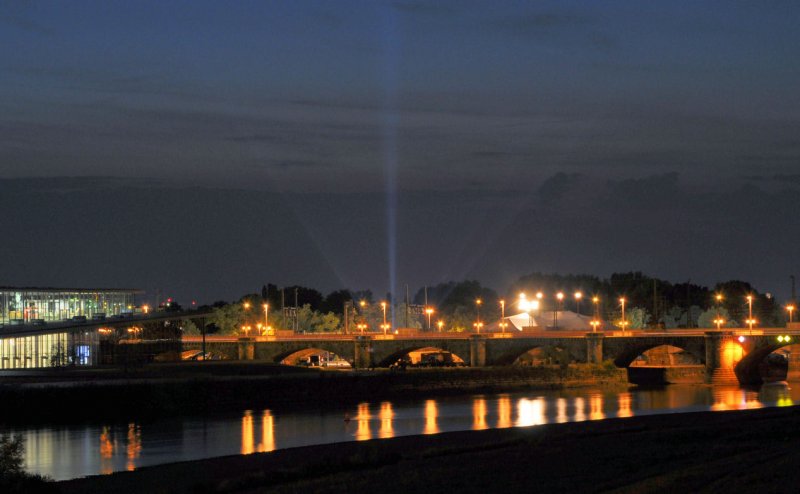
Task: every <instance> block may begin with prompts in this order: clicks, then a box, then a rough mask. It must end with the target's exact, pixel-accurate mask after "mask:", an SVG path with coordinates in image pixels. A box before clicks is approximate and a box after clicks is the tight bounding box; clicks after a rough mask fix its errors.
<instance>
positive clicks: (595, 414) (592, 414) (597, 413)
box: [589, 393, 606, 420]
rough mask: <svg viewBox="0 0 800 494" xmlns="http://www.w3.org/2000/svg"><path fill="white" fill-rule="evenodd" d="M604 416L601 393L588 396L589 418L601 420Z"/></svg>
mask: <svg viewBox="0 0 800 494" xmlns="http://www.w3.org/2000/svg"><path fill="white" fill-rule="evenodd" d="M604 418H606V414H605V413H604V412H603V395H601V394H600V393H596V394H593V395H592V396H590V397H589V420H602V419H604Z"/></svg>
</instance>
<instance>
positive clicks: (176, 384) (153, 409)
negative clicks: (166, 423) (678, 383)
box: [0, 362, 627, 424]
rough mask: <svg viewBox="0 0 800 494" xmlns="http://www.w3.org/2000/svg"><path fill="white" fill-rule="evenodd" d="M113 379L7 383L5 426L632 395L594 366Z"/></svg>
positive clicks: (225, 371)
mask: <svg viewBox="0 0 800 494" xmlns="http://www.w3.org/2000/svg"><path fill="white" fill-rule="evenodd" d="M105 372H106V373H105V374H104V373H103V371H102V370H97V371H96V372H94V373H84V374H75V375H70V374H69V373H63V374H55V375H54V376H53V375H41V376H33V375H19V376H16V377H13V378H9V377H6V378H4V379H3V380H2V381H1V382H2V385H0V402H3V403H14V404H15V406H14V407H5V408H3V410H0V424H33V423H69V422H86V421H104V422H109V421H114V420H131V419H136V420H155V419H158V418H160V417H175V416H188V415H203V414H212V413H220V412H230V411H237V412H238V411H241V410H245V409H251V408H252V409H265V408H269V409H272V410H285V409H292V408H297V407H303V408H307V407H314V406H319V405H320V404H321V403H323V404H325V405H326V406H340V407H345V406H351V405H353V404H355V403H358V402H360V401H364V400H376V399H392V400H398V399H401V400H402V399H419V398H425V397H429V396H447V395H455V394H470V393H487V394H489V393H499V392H508V391H516V390H525V389H561V388H570V387H579V386H589V385H591V386H598V385H615V386H625V385H627V377H626V374H625V371H624V370H620V369H616V368H614V367H613V366H608V365H587V364H584V365H571V366H568V367H558V366H549V367H497V368H442V369H413V370H408V371H404V372H390V371H388V370H385V369H380V370H375V371H336V370H328V371H326V370H319V369H301V368H294V367H287V366H279V365H270V364H237V363H216V362H214V363H212V362H208V363H201V364H199V365H198V364H186V365H176V364H171V365H162V366H148V367H147V368H144V369H142V370H141V371H139V372H135V373H130V372H129V373H120V372H119V371H112V370H107V371H105Z"/></svg>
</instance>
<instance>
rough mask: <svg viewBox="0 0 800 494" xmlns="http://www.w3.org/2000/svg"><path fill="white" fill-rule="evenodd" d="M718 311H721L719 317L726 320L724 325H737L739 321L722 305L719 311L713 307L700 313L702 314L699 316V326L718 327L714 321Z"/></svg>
mask: <svg viewBox="0 0 800 494" xmlns="http://www.w3.org/2000/svg"><path fill="white" fill-rule="evenodd" d="M718 312H719V317H721V318H722V319H723V320H724V321H725V323H724V324H723V326H726V327H735V326H736V325H737V322H736V321H734V320H732V319H731V316H730V314H728V310H727V309H726V308H725V307H720V308H719V311H717V309H716V308H714V307H712V308H710V309H708V310H705V311H703V312H702V313H700V315H699V316H698V317H697V327H699V328H716V327H717V325H716V323H715V322H714V319H716V318H717V313H718Z"/></svg>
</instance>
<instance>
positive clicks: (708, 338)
mask: <svg viewBox="0 0 800 494" xmlns="http://www.w3.org/2000/svg"><path fill="white" fill-rule="evenodd" d="M795 342H800V331H798V330H796V329H794V328H793V329H792V330H791V331H788V330H786V329H783V328H773V329H759V330H757V331H756V330H754V331H749V330H747V329H733V330H725V331H706V330H681V331H664V332H649V331H637V332H632V331H627V332H625V333H624V334H623V333H621V332H614V333H582V332H566V331H563V332H562V331H559V332H552V331H543V332H536V333H533V332H530V333H528V332H525V333H505V334H498V333H490V334H448V333H445V334H437V333H417V334H413V335H388V336H385V335H379V334H378V335H375V334H373V335H342V334H331V335H325V334H320V335H293V336H284V337H258V338H212V337H209V338H208V339H207V342H206V344H207V350H208V351H212V352H220V353H223V354H225V355H227V356H228V357H229V358H233V359H240V360H261V361H268V362H275V363H278V362H281V361H283V360H285V359H288V358H290V357H292V356H294V355H298V354H300V353H302V352H305V353H309V352H310V350H312V349H316V350H324V351H328V352H331V353H334V354H336V355H338V356H340V357H341V358H343V359H345V360H347V361H348V362H350V363H351V364H352V365H353V367H355V368H366V367H370V366H377V367H386V366H389V365H390V364H391V363H392V362H395V361H396V360H397V359H398V358H400V357H401V356H403V355H405V354H408V353H409V352H412V351H415V350H419V349H422V348H429V347H433V348H438V349H441V350H444V351H448V352H451V353H453V354H454V355H456V356H458V357H460V358H461V359H462V360H463V361H464V362H466V363H468V364H469V365H470V366H473V367H483V366H499V365H510V364H512V363H513V362H514V361H515V360H516V359H517V358H519V357H520V356H521V355H523V354H525V353H527V352H529V351H530V350H534V349H537V348H547V347H549V348H557V349H560V350H561V351H563V352H565V353H564V354H565V355H566V356H567V360H568V361H571V362H579V363H600V362H602V361H605V360H611V361H613V362H614V364H615V365H617V366H618V367H621V368H626V367H629V366H630V365H631V363H632V362H633V361H634V360H635V359H636V357H638V356H639V355H641V354H643V353H644V352H646V351H647V350H650V349H652V348H656V347H659V346H662V345H670V346H674V347H678V348H681V349H682V350H684V351H685V352H687V353H689V354H690V355H692V356H693V357H694V358H695V359H696V360H697V361H698V362H701V363H702V364H703V365H705V370H706V381H707V382H710V383H711V382H713V383H715V384H736V383H741V384H757V383H760V382H761V377H760V375H759V364H760V363H761V362H762V361H763V360H764V359H765V357H766V356H767V355H768V354H770V353H771V352H773V351H775V350H777V349H779V348H781V347H784V346H787V345H792V344H794V343H795ZM183 344H184V347H185V348H196V349H199V348H200V344H201V343H200V341H199V338H185V339H184V343H183Z"/></svg>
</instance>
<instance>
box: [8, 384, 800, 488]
mask: <svg viewBox="0 0 800 494" xmlns="http://www.w3.org/2000/svg"><path fill="white" fill-rule="evenodd" d="M795 403H800V385H797V386H796V389H792V387H791V386H789V385H785V384H783V385H768V386H764V387H762V388H761V389H760V390H745V389H741V388H736V387H731V388H723V387H714V388H712V387H707V386H691V385H672V386H666V387H663V388H656V389H638V388H634V389H630V390H626V391H608V390H601V389H586V388H584V389H577V390H564V391H531V392H526V393H513V394H499V395H479V396H460V397H447V398H440V399H430V400H418V401H400V402H392V401H376V402H365V403H362V404H360V405H358V406H357V407H354V408H350V409H342V408H329V409H326V408H324V406H323V407H322V408H321V409H315V410H313V411H305V412H304V411H287V412H273V411H270V410H247V411H243V412H242V413H240V414H237V415H222V416H215V417H212V418H205V419H203V418H179V419H164V420H161V421H158V422H155V423H137V422H131V423H129V424H114V425H103V424H98V425H80V426H53V427H36V428H30V429H25V428H17V429H11V430H6V431H3V432H13V433H17V434H20V435H22V436H23V438H24V439H25V446H26V456H25V467H26V468H27V469H28V470H29V471H31V472H36V473H40V474H43V475H47V476H49V477H52V478H53V479H57V480H61V479H69V478H74V477H82V476H86V475H95V474H103V473H110V472H113V471H117V470H132V469H135V468H138V467H142V466H146V465H157V464H161V463H171V462H177V461H186V460H196V459H201V458H208V457H213V456H224V455H232V454H240V453H241V454H249V453H255V452H261V451H273V450H275V449H281V448H290V447H295V446H307V445H314V444H324V443H333V442H341V441H361V440H367V439H375V438H390V437H395V436H404V435H411V434H436V433H438V432H448V431H464V430H480V429H489V428H504V427H527V426H536V425H541V424H552V423H561V422H580V421H584V420H602V419H605V418H611V417H632V416H637V415H651V414H658V413H674V412H690V411H705V410H714V411H724V410H740V409H746V408H760V407H765V406H789V405H793V404H795Z"/></svg>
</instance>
